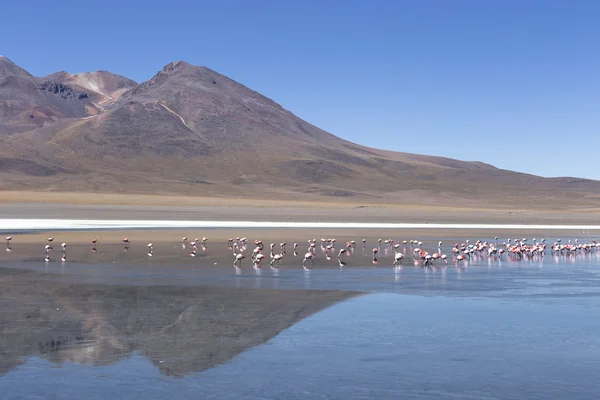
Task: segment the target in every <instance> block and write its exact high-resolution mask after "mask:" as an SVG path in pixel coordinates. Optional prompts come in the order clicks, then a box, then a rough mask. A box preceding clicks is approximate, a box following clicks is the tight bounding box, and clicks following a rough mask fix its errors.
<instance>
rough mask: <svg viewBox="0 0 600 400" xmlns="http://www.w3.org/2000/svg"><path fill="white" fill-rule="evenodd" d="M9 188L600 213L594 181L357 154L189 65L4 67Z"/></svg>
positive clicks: (2, 140) (1, 155)
mask: <svg viewBox="0 0 600 400" xmlns="http://www.w3.org/2000/svg"><path fill="white" fill-rule="evenodd" d="M0 178H1V179H0V189H4V190H9V189H18V190H33V189H37V190H53V191H87V192H119V193H158V194H189V195H198V194H202V195H215V196H248V197H252V198H264V197H267V198H292V199H304V200H310V199H319V198H331V197H333V198H337V199H340V200H341V199H343V198H352V199H354V200H357V199H358V200H359V201H364V202H388V203H389V202H398V201H402V202H410V203H413V204H414V203H419V204H421V203H429V204H437V203H444V204H463V205H477V204H484V203H485V204H498V205H513V204H521V203H523V202H528V203H530V204H532V205H533V204H534V203H539V204H544V205H550V206H556V207H560V206H562V205H565V206H566V205H568V206H570V207H573V206H582V207H588V206H595V205H598V204H600V182H597V181H591V180H584V179H576V178H554V179H546V178H541V177H537V176H533V175H528V174H521V173H517V172H512V171H506V170H500V169H497V168H495V167H493V166H491V165H487V164H484V163H480V162H466V161H459V160H453V159H447V158H442V157H432V156H426V155H416V154H408V153H398V152H390V151H385V150H379V149H372V148H366V147H363V146H359V145H357V144H354V143H351V142H348V141H345V140H343V139H341V138H338V137H336V136H334V135H332V134H330V133H328V132H325V131H323V130H321V129H319V128H317V127H315V126H313V125H311V124H309V123H308V122H306V121H303V120H301V119H300V118H298V117H297V116H295V115H294V114H292V113H291V112H289V111H288V110H285V109H283V108H282V107H281V106H280V105H279V104H277V103H275V102H274V101H272V100H270V99H268V98H266V97H264V96H262V95H261V94H259V93H257V92H255V91H253V90H251V89H249V88H247V87H245V86H243V85H241V84H239V83H237V82H235V81H233V80H231V79H229V78H227V77H225V76H223V75H220V74H218V73H217V72H215V71H212V70H210V69H208V68H205V67H197V66H192V65H190V64H188V63H185V62H174V63H170V64H168V65H166V66H165V67H164V68H163V69H162V70H161V71H159V72H158V73H157V74H156V75H155V76H154V77H152V78H151V79H150V80H148V81H146V82H143V83H141V84H136V83H135V82H134V81H132V80H129V79H127V78H125V77H122V76H119V75H116V74H111V73H109V72H106V71H99V72H92V73H81V74H69V73H67V72H59V73H56V74H52V75H49V76H47V77H45V78H36V77H33V76H31V74H29V73H28V72H27V71H25V70H23V69H21V68H20V67H18V66H16V65H15V64H14V63H12V62H11V61H10V60H8V59H7V58H0ZM490 202H491V203H490Z"/></svg>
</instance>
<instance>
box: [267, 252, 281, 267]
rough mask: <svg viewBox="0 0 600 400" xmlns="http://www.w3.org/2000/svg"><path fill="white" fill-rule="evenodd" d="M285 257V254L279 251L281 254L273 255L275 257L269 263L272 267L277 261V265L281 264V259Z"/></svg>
mask: <svg viewBox="0 0 600 400" xmlns="http://www.w3.org/2000/svg"><path fill="white" fill-rule="evenodd" d="M282 258H283V254H281V253H279V254H275V255H274V256H273V259H272V260H271V262H270V263H269V265H270V266H271V267H273V264H275V263H277V265H281V259H282Z"/></svg>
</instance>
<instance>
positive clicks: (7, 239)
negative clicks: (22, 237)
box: [6, 236, 12, 246]
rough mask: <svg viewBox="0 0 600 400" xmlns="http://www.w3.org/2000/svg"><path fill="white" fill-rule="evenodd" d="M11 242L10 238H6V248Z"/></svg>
mask: <svg viewBox="0 0 600 400" xmlns="http://www.w3.org/2000/svg"><path fill="white" fill-rule="evenodd" d="M11 240H12V236H7V237H6V246H10V241H11Z"/></svg>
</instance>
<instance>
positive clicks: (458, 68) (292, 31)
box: [0, 0, 600, 179]
mask: <svg viewBox="0 0 600 400" xmlns="http://www.w3.org/2000/svg"><path fill="white" fill-rule="evenodd" d="M0 13H1V23H0V37H1V38H2V39H1V41H0V54H3V55H5V56H7V57H9V58H11V59H12V60H13V61H14V62H15V63H17V64H19V65H20V66H22V67H23V68H25V69H27V70H28V71H30V72H31V73H32V74H34V75H38V76H43V75H47V74H50V73H52V72H55V71H59V70H66V71H69V72H83V71H95V70H99V69H106V70H110V71H112V72H116V73H119V74H122V75H126V76H128V77H130V78H132V79H135V80H137V81H144V80H146V79H149V78H151V77H152V76H153V75H154V74H155V73H156V72H157V71H158V70H160V69H161V68H162V67H163V66H164V65H165V64H167V63H169V62H171V61H176V60H185V61H188V62H189V63H192V64H196V65H204V66H207V67H210V68H212V69H214V70H216V71H218V72H220V73H222V74H225V75H227V76H229V77H231V78H233V79H235V80H237V81H239V82H241V83H243V84H245V85H246V86H249V87H250V88H252V89H254V90H257V91H259V92H261V93H263V94H265V95H266V96H268V97H270V98H272V99H274V100H275V101H277V102H278V103H280V104H282V105H283V106H284V107H285V108H287V109H289V110H290V111H292V112H294V113H295V114H297V115H298V116H300V117H302V118H304V119H305V120H307V121H309V122H311V123H313V124H315V125H317V126H319V127H321V128H323V129H325V130H328V131H330V132H331V133H334V134H336V135H338V136H341V137H343V138H345V139H349V140H352V141H355V142H358V143H361V144H365V145H368V146H372V147H380V148H385V149H389V150H398V151H405V152H414V153H422V154H433V155H442V156H447V157H452V158H458V159H464V160H480V161H484V162H488V163H491V164H493V165H496V166H498V167H501V168H507V169H512V170H518V171H523V172H529V173H535V174H539V175H543V176H564V175H571V176H582V177H589V178H595V179H600V169H599V168H598V167H599V165H600V163H598V161H597V159H598V154H599V152H600V145H599V141H600V135H598V133H600V132H599V130H600V108H599V106H600V51H599V49H600V23H599V22H598V21H600V1H594V0H589V1H584V0H581V1H577V0H564V1H553V0H489V1H487V0H414V1H401V0H398V1H393V0H390V1H377V0H371V1H352V0H349V1H337V0H329V1H328V0H318V1H317V0H302V1H291V0H290V1H282V0H281V1H275V0H272V1H267V0H247V1H241V0H238V1H226V0H222V1H216V0H215V1H175V0H172V1H152V0H149V1H143V2H142V1H126V0H120V1H114V0H110V1H55V2H54V1H52V2H51V1H27V0H20V1H7V2H3V4H2V6H1V8H0Z"/></svg>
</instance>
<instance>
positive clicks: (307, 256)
mask: <svg viewBox="0 0 600 400" xmlns="http://www.w3.org/2000/svg"><path fill="white" fill-rule="evenodd" d="M314 258H315V255H314V254H313V253H311V252H308V253H306V254H305V255H304V259H303V260H302V266H303V267H306V263H307V262H308V261H310V262H311V263H312V266H313V267H314V266H315V260H314Z"/></svg>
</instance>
